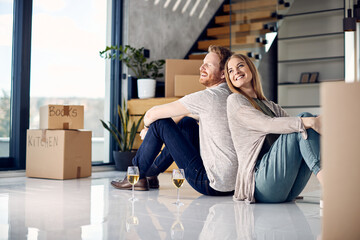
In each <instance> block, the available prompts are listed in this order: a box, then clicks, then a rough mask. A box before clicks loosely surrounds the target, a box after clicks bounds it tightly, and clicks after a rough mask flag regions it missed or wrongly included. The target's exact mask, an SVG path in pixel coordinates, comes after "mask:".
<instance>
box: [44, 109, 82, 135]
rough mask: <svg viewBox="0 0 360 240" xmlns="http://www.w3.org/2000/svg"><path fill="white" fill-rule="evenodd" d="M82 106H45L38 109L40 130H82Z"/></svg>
mask: <svg viewBox="0 0 360 240" xmlns="http://www.w3.org/2000/svg"><path fill="white" fill-rule="evenodd" d="M83 128H84V106H81V105H46V106H42V107H40V129H83Z"/></svg>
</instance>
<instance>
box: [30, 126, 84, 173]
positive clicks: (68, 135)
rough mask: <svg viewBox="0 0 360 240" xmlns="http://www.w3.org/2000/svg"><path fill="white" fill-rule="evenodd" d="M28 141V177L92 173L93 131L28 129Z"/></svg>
mask: <svg viewBox="0 0 360 240" xmlns="http://www.w3.org/2000/svg"><path fill="white" fill-rule="evenodd" d="M26 143H27V148H26V176H27V177H36V178H50V179H72V178H80V177H89V176H91V131H76V130H28V131H27V142H26Z"/></svg>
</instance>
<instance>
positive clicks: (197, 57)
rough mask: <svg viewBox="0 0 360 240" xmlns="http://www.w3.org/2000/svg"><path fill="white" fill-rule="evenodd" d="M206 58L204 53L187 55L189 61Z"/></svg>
mask: <svg viewBox="0 0 360 240" xmlns="http://www.w3.org/2000/svg"><path fill="white" fill-rule="evenodd" d="M205 56H206V53H202V54H191V55H189V59H201V60H203V59H204V58H205Z"/></svg>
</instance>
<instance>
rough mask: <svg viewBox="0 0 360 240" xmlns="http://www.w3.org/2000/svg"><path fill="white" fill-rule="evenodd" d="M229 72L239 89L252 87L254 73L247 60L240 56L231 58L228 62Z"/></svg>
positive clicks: (233, 82) (231, 79)
mask: <svg viewBox="0 0 360 240" xmlns="http://www.w3.org/2000/svg"><path fill="white" fill-rule="evenodd" d="M228 74H229V78H230V81H231V83H232V84H233V85H234V87H236V88H239V89H248V88H252V86H251V80H252V73H251V71H250V68H249V66H248V65H247V64H246V63H245V61H243V60H241V59H240V58H236V57H235V58H231V59H230V60H229V62H228Z"/></svg>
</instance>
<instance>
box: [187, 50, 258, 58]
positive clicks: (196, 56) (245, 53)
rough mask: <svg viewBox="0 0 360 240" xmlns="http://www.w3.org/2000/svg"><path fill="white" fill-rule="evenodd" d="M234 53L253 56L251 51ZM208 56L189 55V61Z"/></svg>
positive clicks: (204, 54)
mask: <svg viewBox="0 0 360 240" xmlns="http://www.w3.org/2000/svg"><path fill="white" fill-rule="evenodd" d="M234 53H236V54H243V55H247V56H248V55H252V54H251V53H252V52H250V51H246V50H244V51H235V52H234ZM205 56H206V53H203V54H191V55H189V59H204V58H205Z"/></svg>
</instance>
